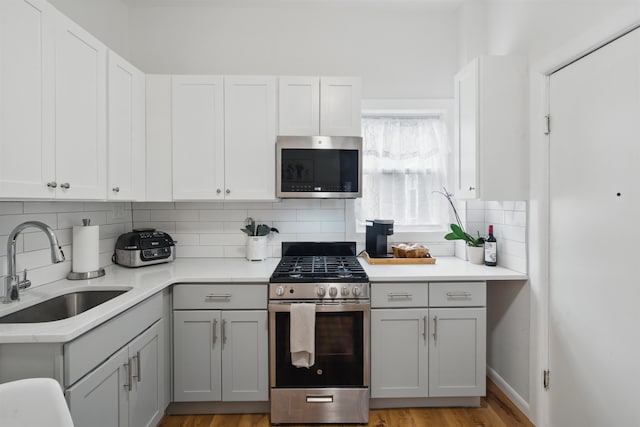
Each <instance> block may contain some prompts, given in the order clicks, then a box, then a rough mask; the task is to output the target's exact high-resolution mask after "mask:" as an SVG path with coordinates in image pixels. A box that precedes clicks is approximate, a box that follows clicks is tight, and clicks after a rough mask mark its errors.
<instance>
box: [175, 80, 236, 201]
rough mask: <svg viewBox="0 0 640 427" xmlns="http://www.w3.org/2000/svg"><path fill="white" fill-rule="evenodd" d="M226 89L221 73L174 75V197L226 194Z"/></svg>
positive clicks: (180, 198) (194, 198) (201, 196)
mask: <svg viewBox="0 0 640 427" xmlns="http://www.w3.org/2000/svg"><path fill="white" fill-rule="evenodd" d="M223 94H224V88H223V78H222V77H221V76H174V77H173V85H172V96H173V101H172V116H173V198H174V199H175V200H203V199H204V200H215V199H223V198H224V194H223V192H222V189H223V188H224V170H225V169H224V98H223Z"/></svg>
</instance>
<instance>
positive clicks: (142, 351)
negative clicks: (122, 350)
mask: <svg viewBox="0 0 640 427" xmlns="http://www.w3.org/2000/svg"><path fill="white" fill-rule="evenodd" d="M162 331H163V326H162V320H159V321H157V322H156V323H154V324H153V326H151V327H150V328H149V329H147V330H146V331H145V332H143V333H142V334H141V335H140V336H138V337H137V338H136V339H135V340H133V341H132V342H131V344H129V357H131V360H132V368H133V375H132V377H133V389H132V391H131V393H130V394H129V425H131V426H140V427H143V426H145V427H146V426H156V425H158V423H159V422H160V419H161V418H162V416H163V414H164V407H162V403H161V397H160V392H161V389H162V387H164V385H163V383H164V381H163V380H162V378H163V375H164V367H163V363H162V362H163V358H162V357H161V352H162V347H163V341H164V337H163V334H162Z"/></svg>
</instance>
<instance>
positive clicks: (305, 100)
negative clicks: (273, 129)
mask: <svg viewBox="0 0 640 427" xmlns="http://www.w3.org/2000/svg"><path fill="white" fill-rule="evenodd" d="M279 95H280V96H279V99H278V106H279V121H278V122H279V123H278V125H279V126H278V127H279V129H278V135H309V136H313V135H318V134H319V132H320V78H318V77H313V76H304V77H295V76H283V77H280V79H279Z"/></svg>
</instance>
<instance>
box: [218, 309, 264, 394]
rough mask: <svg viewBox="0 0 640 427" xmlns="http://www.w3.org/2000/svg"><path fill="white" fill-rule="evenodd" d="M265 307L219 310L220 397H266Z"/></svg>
mask: <svg viewBox="0 0 640 427" xmlns="http://www.w3.org/2000/svg"><path fill="white" fill-rule="evenodd" d="M268 336H269V333H268V330H267V311H266V310H260V311H223V312H222V400H224V401H227V402H228V401H234V402H239V401H267V400H269V387H268V381H269V372H268V370H269V363H268V360H269V353H268V344H267V342H268Z"/></svg>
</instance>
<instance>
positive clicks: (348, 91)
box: [320, 77, 362, 136]
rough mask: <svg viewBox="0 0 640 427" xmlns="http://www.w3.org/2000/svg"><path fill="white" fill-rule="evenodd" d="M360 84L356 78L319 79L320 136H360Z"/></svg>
mask: <svg viewBox="0 0 640 427" xmlns="http://www.w3.org/2000/svg"><path fill="white" fill-rule="evenodd" d="M361 98H362V83H361V80H360V78H358V77H322V78H321V79H320V134H321V135H324V136H360V135H362V125H361V117H362V106H361Z"/></svg>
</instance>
